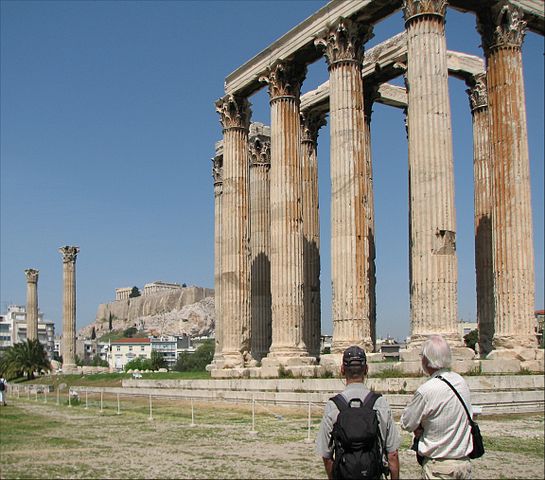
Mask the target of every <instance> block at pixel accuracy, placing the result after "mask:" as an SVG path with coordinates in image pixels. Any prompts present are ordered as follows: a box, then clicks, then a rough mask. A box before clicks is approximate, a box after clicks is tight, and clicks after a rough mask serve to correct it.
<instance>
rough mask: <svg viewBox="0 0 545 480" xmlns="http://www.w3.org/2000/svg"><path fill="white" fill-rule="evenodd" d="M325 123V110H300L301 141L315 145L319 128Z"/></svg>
mask: <svg viewBox="0 0 545 480" xmlns="http://www.w3.org/2000/svg"><path fill="white" fill-rule="evenodd" d="M326 123H327V122H326V112H322V111H319V110H311V111H306V112H301V142H302V143H312V144H314V145H316V143H317V142H318V133H319V131H320V128H322V127H323V126H324V125H325V124H326Z"/></svg>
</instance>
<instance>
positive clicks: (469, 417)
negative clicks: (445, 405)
mask: <svg viewBox="0 0 545 480" xmlns="http://www.w3.org/2000/svg"><path fill="white" fill-rule="evenodd" d="M436 378H438V379H439V380H443V382H445V383H446V384H447V385H448V386H449V387H450V389H451V390H452V391H453V392H454V393H455V395H456V396H457V397H458V400H460V402H461V404H462V405H463V407H464V410H465V411H466V414H467V419H468V420H469V424H470V425H472V424H473V420H472V419H471V415H470V414H469V409H468V408H467V406H466V403H465V402H464V400H463V398H462V396H461V395H460V394H459V393H458V391H457V390H456V389H455V388H454V387H453V386H452V384H451V383H450V382H449V381H448V380H447V379H446V378H443V377H442V376H441V375H437V377H436Z"/></svg>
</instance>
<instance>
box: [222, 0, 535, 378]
mask: <svg viewBox="0 0 545 480" xmlns="http://www.w3.org/2000/svg"><path fill="white" fill-rule="evenodd" d="M450 7H452V8H455V9H458V10H462V11H469V12H472V13H474V15H475V20H476V28H477V31H478V32H479V34H480V35H481V39H482V48H483V55H484V60H483V59H481V58H479V57H476V56H473V55H467V54H464V53H460V52H454V51H449V50H448V49H447V43H446V36H445V18H446V14H447V9H448V8H450ZM400 9H401V10H402V12H403V16H404V25H400V30H402V31H401V33H399V34H397V35H395V36H393V37H391V38H389V39H387V40H386V41H384V42H383V43H381V44H378V45H376V46H375V47H373V48H370V49H368V50H365V49H364V47H365V44H366V42H367V41H368V40H369V38H370V37H371V35H372V31H373V25H374V24H375V23H377V22H378V21H380V20H381V19H383V18H384V17H386V16H389V15H390V14H392V13H394V12H396V11H398V10H400ZM528 29H530V30H531V31H533V32H536V33H538V34H540V35H543V33H544V13H543V1H540V0H519V1H515V0H509V1H508V0H501V1H498V0H488V1H480V2H473V1H468V0H450V1H449V2H447V1H446V0H333V1H330V2H329V3H327V4H326V5H325V6H324V7H323V8H321V9H320V10H318V11H317V12H316V13H314V14H313V15H312V16H311V17H309V18H308V19H306V20H305V21H304V22H302V23H301V24H299V25H298V26H296V27H295V28H293V29H292V30H290V31H289V32H288V33H286V34H285V35H284V36H282V37H281V38H280V39H279V40H277V41H276V42H274V43H273V44H271V45H269V46H268V47H267V48H266V49H264V50H263V51H262V52H261V53H259V54H258V55H256V56H255V57H254V58H252V59H251V60H249V61H248V62H246V63H245V64H244V65H242V66H241V67H240V68H238V69H237V70H235V71H234V72H233V73H231V74H230V75H228V76H227V78H226V79H225V96H224V97H222V98H221V99H219V100H218V101H217V102H216V109H217V111H218V113H219V116H220V122H221V125H222V127H223V140H222V141H220V142H218V143H217V144H216V155H215V157H214V159H213V178H214V196H215V292H216V353H215V357H214V361H213V363H212V365H211V369H212V374H213V375H214V376H218V377H221V376H239V375H246V374H250V373H249V372H250V371H251V372H253V373H252V375H256V376H259V375H263V376H274V375H275V374H276V375H278V372H279V371H280V370H281V369H287V370H291V371H292V372H294V373H299V374H302V375H307V374H310V373H309V372H311V371H313V370H312V369H313V368H314V367H313V366H314V365H316V363H317V359H318V357H319V347H320V262H321V259H320V238H319V228H318V179H317V176H318V174H317V139H318V132H319V129H320V128H321V127H322V126H324V125H325V124H326V116H327V115H328V119H327V121H328V122H329V130H330V145H331V151H330V175H331V192H332V193H331V199H330V201H331V259H330V261H331V277H332V306H333V312H332V314H333V342H332V354H331V355H330V356H322V357H321V359H320V364H321V365H322V366H323V365H324V364H327V361H329V362H330V364H331V365H334V364H335V362H337V363H338V361H339V360H338V359H339V354H340V352H342V351H343V349H344V348H346V347H347V346H349V345H352V344H357V345H360V346H362V347H364V348H365V350H366V351H368V352H373V350H374V347H375V332H376V309H375V282H376V280H375V279H376V276H375V275H376V271H375V236H374V232H375V213H374V200H373V178H372V177H373V175H372V160H371V132H370V121H371V111H372V105H373V103H374V102H380V103H383V104H386V105H389V106H392V107H395V108H399V109H402V111H403V112H404V113H405V119H406V126H407V140H408V170H409V237H410V238H409V258H410V260H409V279H410V285H409V286H408V288H409V292H410V342H409V349H412V350H413V351H414V349H415V348H416V347H418V346H419V345H420V344H421V343H422V341H423V339H424V338H426V336H428V335H430V334H433V333H440V334H442V335H443V336H445V337H446V338H447V339H448V340H449V342H450V343H451V345H453V347H454V348H455V351H458V352H459V353H460V355H465V356H467V355H468V353H467V352H466V351H464V349H463V340H462V338H461V337H460V334H459V333H458V327H457V321H458V309H457V288H458V285H457V284H458V278H457V276H458V275H457V258H456V215H455V208H454V168H453V146H452V135H451V110H450V103H449V92H448V78H449V75H452V76H455V77H458V78H460V79H462V80H463V81H465V82H466V84H467V86H468V90H467V92H468V97H469V103H470V107H471V112H472V119H473V145H474V159H473V160H474V192H475V193H474V205H475V211H474V218H475V263H476V265H475V270H476V285H477V288H476V290H477V292H476V293H477V320H478V327H479V337H480V338H479V342H480V351H481V353H482V354H484V355H489V356H490V355H492V354H493V353H494V351H495V352H498V351H511V352H513V351H517V350H520V349H526V350H533V349H535V348H536V347H537V343H536V338H535V334H534V316H533V315H534V312H533V308H534V290H535V286H534V258H533V243H532V242H533V232H532V212H531V203H530V178H529V176H530V173H529V157H528V145H527V144H528V142H527V126H526V111H525V97H524V82H523V76H522V44H523V40H524V36H525V32H526V31H527V30H528ZM322 56H323V57H325V60H326V62H327V65H328V70H329V81H328V82H326V83H325V84H323V85H321V86H320V87H319V88H317V89H316V90H314V91H311V92H308V93H306V94H305V95H301V86H302V84H303V81H304V79H305V76H306V71H307V66H308V65H309V64H311V63H313V62H315V61H317V60H319V59H320V58H321V57H322ZM399 76H403V77H404V80H405V85H406V88H402V87H399V86H395V85H392V84H390V83H388V82H390V81H391V80H392V79H394V78H396V77H399ZM264 86H267V87H268V93H269V96H270V110H271V125H270V127H269V126H265V125H263V124H259V123H252V122H251V110H250V105H249V101H248V97H249V96H250V95H252V94H253V93H255V92H256V91H257V90H259V89H261V88H263V87H264ZM506 112H509V113H508V114H506ZM379 274H380V272H379ZM326 357H328V358H326ZM466 358H467V357H466ZM258 362H260V365H261V366H260V369H256V368H253V367H256V365H259V363H258ZM256 370H259V372H261V373H259V372H258V373H256V372H255V371H256Z"/></svg>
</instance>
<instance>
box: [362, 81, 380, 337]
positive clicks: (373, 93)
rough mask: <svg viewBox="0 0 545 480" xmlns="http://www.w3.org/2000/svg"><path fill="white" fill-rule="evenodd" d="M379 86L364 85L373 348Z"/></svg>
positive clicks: (370, 321) (367, 242)
mask: <svg viewBox="0 0 545 480" xmlns="http://www.w3.org/2000/svg"><path fill="white" fill-rule="evenodd" d="M378 88H379V85H373V84H369V85H367V84H364V93H363V96H364V104H365V149H366V153H365V161H366V171H367V186H366V190H367V196H368V202H367V213H366V217H367V222H368V230H367V231H368V234H367V235H366V242H365V253H366V258H367V272H368V275H367V277H368V281H369V327H370V330H371V341H372V343H373V346H376V343H377V295H376V285H377V277H376V266H375V259H376V246H375V199H374V188H373V162H372V158H373V156H372V152H371V116H372V113H373V104H374V102H375V100H376V99H377V98H378V96H379V94H378Z"/></svg>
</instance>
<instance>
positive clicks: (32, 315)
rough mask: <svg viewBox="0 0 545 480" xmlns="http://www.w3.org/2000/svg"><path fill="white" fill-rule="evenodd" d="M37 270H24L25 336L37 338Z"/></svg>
mask: <svg viewBox="0 0 545 480" xmlns="http://www.w3.org/2000/svg"><path fill="white" fill-rule="evenodd" d="M38 274H39V271H38V270H34V269H32V268H29V269H27V270H25V276H26V282H27V283H26V331H27V333H26V338H27V340H38Z"/></svg>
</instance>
